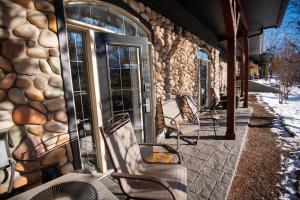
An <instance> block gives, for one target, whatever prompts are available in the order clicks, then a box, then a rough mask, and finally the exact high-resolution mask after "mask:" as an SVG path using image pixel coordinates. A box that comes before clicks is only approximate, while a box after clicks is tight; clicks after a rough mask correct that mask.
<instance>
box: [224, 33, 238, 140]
mask: <svg viewBox="0 0 300 200" xmlns="http://www.w3.org/2000/svg"><path fill="white" fill-rule="evenodd" d="M235 64H236V37H235V35H233V36H230V37H229V38H228V39H227V100H228V102H227V131H226V138H228V139H235V132H234V127H235V98H236V81H235V79H236V77H235V76H236V75H235V74H236V69H235Z"/></svg>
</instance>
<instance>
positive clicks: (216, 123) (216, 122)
mask: <svg viewBox="0 0 300 200" xmlns="http://www.w3.org/2000/svg"><path fill="white" fill-rule="evenodd" d="M213 123H214V132H215V136H217V130H216V125H218V121H217V120H215V119H213ZM218 126H219V125H218Z"/></svg>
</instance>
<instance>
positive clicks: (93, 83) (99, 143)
mask: <svg viewBox="0 0 300 200" xmlns="http://www.w3.org/2000/svg"><path fill="white" fill-rule="evenodd" d="M86 36H87V37H86V43H87V54H88V56H87V58H88V63H89V64H88V72H89V80H90V81H89V83H90V85H89V87H90V89H91V90H90V91H92V92H90V94H91V100H92V115H93V123H94V136H95V144H96V150H97V151H98V152H97V163H98V167H99V168H100V171H101V172H106V171H107V165H106V160H105V144H104V140H103V138H102V135H101V133H100V127H101V126H102V125H103V122H102V112H101V108H100V105H101V99H100V87H99V81H98V80H99V77H98V67H97V58H96V50H95V45H94V44H95V34H94V31H93V30H89V31H88V32H87V34H86Z"/></svg>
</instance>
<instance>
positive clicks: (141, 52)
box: [95, 33, 153, 142]
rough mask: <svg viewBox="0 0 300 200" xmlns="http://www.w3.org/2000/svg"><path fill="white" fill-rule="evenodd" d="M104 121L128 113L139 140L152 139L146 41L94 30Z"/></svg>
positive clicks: (145, 39)
mask: <svg viewBox="0 0 300 200" xmlns="http://www.w3.org/2000/svg"><path fill="white" fill-rule="evenodd" d="M95 43H96V56H97V65H98V66H97V68H98V73H99V74H98V76H99V87H100V88H99V89H100V97H101V112H102V119H103V121H106V120H108V119H109V118H110V117H112V116H114V115H115V114H119V113H129V115H130V118H131V121H132V124H133V127H134V130H135V134H136V136H137V138H138V141H139V142H152V139H153V136H152V117H151V108H150V97H151V91H150V78H149V77H150V76H149V73H150V70H149V65H148V40H147V38H141V37H140V38H138V37H131V36H124V35H116V34H109V33H95Z"/></svg>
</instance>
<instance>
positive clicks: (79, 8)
mask: <svg viewBox="0 0 300 200" xmlns="http://www.w3.org/2000/svg"><path fill="white" fill-rule="evenodd" d="M65 8H66V15H67V17H68V18H71V19H74V20H78V21H82V22H85V23H88V24H92V22H93V20H92V19H91V17H90V16H91V13H90V4H76V5H66V7H65Z"/></svg>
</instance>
